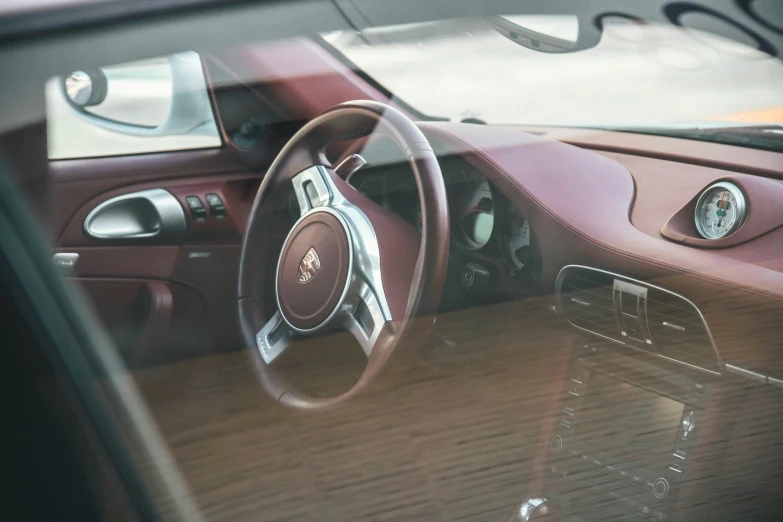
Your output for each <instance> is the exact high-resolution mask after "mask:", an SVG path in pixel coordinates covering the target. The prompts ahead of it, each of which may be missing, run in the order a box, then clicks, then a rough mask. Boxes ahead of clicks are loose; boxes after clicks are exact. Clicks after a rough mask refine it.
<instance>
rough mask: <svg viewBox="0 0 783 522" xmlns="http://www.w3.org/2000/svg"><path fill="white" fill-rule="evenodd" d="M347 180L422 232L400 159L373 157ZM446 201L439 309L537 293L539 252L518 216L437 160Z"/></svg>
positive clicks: (468, 172)
mask: <svg viewBox="0 0 783 522" xmlns="http://www.w3.org/2000/svg"><path fill="white" fill-rule="evenodd" d="M363 156H364V158H365V159H366V160H367V161H368V165H367V167H364V168H362V169H361V170H358V171H356V172H354V173H353V174H351V175H349V176H348V178H347V181H348V183H349V184H350V185H352V186H353V187H354V188H356V189H357V190H358V191H359V192H361V193H362V194H363V195H365V196H366V197H368V198H369V199H371V200H372V201H374V202H375V203H377V204H379V205H381V206H382V207H384V208H386V209H389V210H391V211H393V212H394V213H396V214H397V215H399V216H400V217H402V218H403V219H404V220H406V221H407V222H408V223H410V224H411V225H413V226H414V227H415V228H416V229H417V230H421V214H420V212H419V196H418V189H417V187H416V183H415V179H414V177H413V173H412V172H411V170H410V167H409V166H408V164H407V162H385V163H384V162H381V163H382V164H379V163H378V162H376V163H375V164H373V163H374V162H373V156H372V153H371V152H370V153H368V152H367V151H365V152H363ZM440 164H441V170H442V172H443V178H444V181H445V184H446V192H447V195H448V199H449V216H450V228H451V236H452V237H451V239H452V241H451V251H450V253H449V268H448V273H447V275H446V284H445V287H444V289H443V298H442V300H441V308H440V311H441V312H448V311H455V310H460V309H465V308H470V307H473V306H481V305H486V304H492V303H498V302H504V301H508V300H511V299H517V298H521V297H527V296H530V295H535V294H537V293H539V291H540V286H541V268H542V267H541V252H540V249H539V245H538V241H537V239H536V237H535V234H534V232H533V230H532V229H531V228H530V224H529V223H528V222H527V220H526V219H525V217H524V216H523V215H522V213H521V212H520V211H519V209H518V208H516V207H515V206H514V205H513V204H512V203H511V202H510V201H509V200H508V199H507V198H506V197H505V196H503V194H502V193H501V192H500V190H498V189H497V188H496V187H495V186H494V185H492V184H491V183H490V182H489V181H488V180H487V179H486V178H485V177H484V176H483V175H482V174H481V173H479V172H478V171H477V170H476V169H475V168H473V167H472V166H471V165H469V164H468V163H466V162H465V161H463V160H462V159H460V158H457V157H445V158H440Z"/></svg>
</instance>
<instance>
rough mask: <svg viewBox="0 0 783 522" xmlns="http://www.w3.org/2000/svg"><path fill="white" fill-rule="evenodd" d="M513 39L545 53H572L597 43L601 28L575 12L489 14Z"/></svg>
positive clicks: (499, 29)
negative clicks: (555, 13)
mask: <svg viewBox="0 0 783 522" xmlns="http://www.w3.org/2000/svg"><path fill="white" fill-rule="evenodd" d="M487 21H488V22H489V23H490V24H491V25H492V27H493V28H494V29H495V30H496V31H497V32H499V33H500V34H501V35H503V36H505V37H506V38H508V39H509V40H511V41H512V42H514V43H516V44H519V45H521V46H523V47H527V48H528V49H533V50H535V51H540V52H542V53H572V52H576V51H582V50H584V49H589V48H590V47H595V46H596V45H598V42H599V41H600V39H601V30H600V28H599V27H597V26H596V25H595V24H593V23H592V22H591V21H590V20H589V19H587V18H585V17H580V16H578V15H576V14H558V15H513V16H493V17H490V18H487Z"/></svg>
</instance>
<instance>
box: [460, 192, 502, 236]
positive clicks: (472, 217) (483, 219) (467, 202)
mask: <svg viewBox="0 0 783 522" xmlns="http://www.w3.org/2000/svg"><path fill="white" fill-rule="evenodd" d="M494 225H495V208H494V202H493V199H492V189H491V188H490V186H489V181H487V180H486V179H482V180H478V181H474V182H471V183H468V184H467V185H466V186H465V189H464V192H463V196H462V206H461V208H460V227H461V230H462V239H463V241H464V243H465V244H466V246H467V247H469V248H471V249H473V250H478V249H479V248H482V247H484V246H485V245H486V244H487V243H488V242H489V239H490V237H491V236H492V229H493V228H494Z"/></svg>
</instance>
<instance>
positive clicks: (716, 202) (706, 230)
mask: <svg viewBox="0 0 783 522" xmlns="http://www.w3.org/2000/svg"><path fill="white" fill-rule="evenodd" d="M746 214H747V204H746V201H745V195H744V194H743V193H742V190H740V188H739V187H737V186H736V185H734V184H733V183H729V182H727V181H721V182H718V183H715V184H714V185H712V186H710V187H709V188H708V189H707V190H705V191H704V192H703V193H702V195H701V196H700V197H699V200H698V201H697V202H696V215H695V219H696V229H697V230H698V231H699V234H701V236H702V237H704V238H706V239H719V238H722V237H725V236H727V235H729V234H731V233H732V232H734V231H735V230H737V229H738V228H739V227H740V225H742V223H743V222H744V221H745V216H746Z"/></svg>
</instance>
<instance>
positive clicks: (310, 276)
mask: <svg viewBox="0 0 783 522" xmlns="http://www.w3.org/2000/svg"><path fill="white" fill-rule="evenodd" d="M351 264H352V249H351V242H350V238H349V232H348V229H347V227H346V226H345V224H344V222H343V220H342V219H341V218H340V217H339V216H338V215H337V214H336V213H334V212H331V211H328V210H326V209H324V210H320V209H319V210H316V211H315V212H311V213H309V214H307V215H306V216H305V217H304V218H302V219H301V220H300V221H299V223H297V224H296V226H295V227H294V228H293V229H292V230H291V233H290V234H289V235H288V237H287V238H286V240H285V243H284V244H283V250H282V252H281V253H280V259H279V261H278V264H277V283H276V287H277V302H278V305H279V307H280V313H281V314H282V316H283V318H284V319H285V321H286V322H287V323H288V324H289V325H290V326H291V327H292V328H293V329H295V330H297V331H300V332H309V331H312V330H315V329H317V328H319V327H320V326H323V325H324V324H326V323H327V322H328V321H329V319H331V318H332V317H333V316H334V315H335V313H336V312H337V309H338V308H339V306H340V304H341V303H342V302H343V300H344V299H345V294H346V292H347V290H348V285H349V277H350V273H351Z"/></svg>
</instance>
